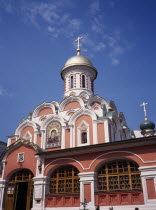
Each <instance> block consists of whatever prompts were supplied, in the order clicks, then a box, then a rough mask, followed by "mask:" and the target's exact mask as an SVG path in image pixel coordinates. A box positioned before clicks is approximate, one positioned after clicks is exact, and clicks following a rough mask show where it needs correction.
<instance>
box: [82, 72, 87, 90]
mask: <svg viewBox="0 0 156 210" xmlns="http://www.w3.org/2000/svg"><path fill="white" fill-rule="evenodd" d="M82 88H86V77H85V75H82Z"/></svg>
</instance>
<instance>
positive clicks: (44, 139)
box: [41, 130, 46, 149]
mask: <svg viewBox="0 0 156 210" xmlns="http://www.w3.org/2000/svg"><path fill="white" fill-rule="evenodd" d="M45 141H46V136H45V130H41V148H43V149H45V143H46V142H45Z"/></svg>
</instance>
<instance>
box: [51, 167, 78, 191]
mask: <svg viewBox="0 0 156 210" xmlns="http://www.w3.org/2000/svg"><path fill="white" fill-rule="evenodd" d="M69 169H71V173H72V176H70V177H69V176H68V170H69ZM61 170H62V171H63V170H64V173H61ZM75 173H77V175H76V176H75ZM78 173H79V170H78V169H77V168H76V167H75V166H71V165H66V166H63V167H59V168H57V169H55V170H54V171H53V172H52V174H51V176H50V183H49V194H76V193H77V194H79V193H80V182H79V180H80V178H79V176H78ZM53 176H55V177H53ZM75 183H76V184H78V188H77V189H78V190H75V189H76V184H75ZM59 184H60V185H61V187H60V188H59ZM70 184H71V186H70ZM74 184H75V185H74ZM70 188H71V189H72V190H71V191H69V189H70ZM53 190H56V192H53Z"/></svg>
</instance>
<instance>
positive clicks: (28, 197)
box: [4, 169, 33, 210]
mask: <svg viewBox="0 0 156 210" xmlns="http://www.w3.org/2000/svg"><path fill="white" fill-rule="evenodd" d="M32 178H33V174H32V172H31V171H30V170H27V169H23V170H20V171H17V172H15V173H14V174H13V175H12V176H11V179H10V180H9V182H8V186H7V188H6V196H5V206H4V210H30V209H31V208H32V201H33V182H32Z"/></svg>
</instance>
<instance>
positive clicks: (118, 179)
mask: <svg viewBox="0 0 156 210" xmlns="http://www.w3.org/2000/svg"><path fill="white" fill-rule="evenodd" d="M121 162H122V163H124V164H127V171H125V167H119V163H121ZM114 163H116V168H115V167H114V166H113V164H114ZM110 164H112V168H110V167H109V165H110ZM131 164H132V165H134V169H135V170H134V171H132V168H133V167H131ZM120 165H121V164H120ZM138 167H139V166H138V165H137V163H135V162H134V161H127V160H114V161H111V162H107V163H105V164H103V165H102V166H101V167H100V168H99V169H98V171H97V189H98V192H115V191H137V190H142V183H141V177H140V171H139V170H138ZM103 168H105V170H104V169H103ZM136 168H137V170H136ZM102 170H103V171H105V173H103V174H102V173H101V172H102ZM110 170H112V171H113V172H112V173H109V171H110ZM121 170H123V172H120V171H121ZM100 171H101V172H100ZM123 177H125V179H124V178H123ZM122 181H123V182H122ZM135 181H136V183H135ZM128 186H129V187H128ZM134 186H136V187H134ZM139 186H140V187H139ZM115 188H116V189H115Z"/></svg>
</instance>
